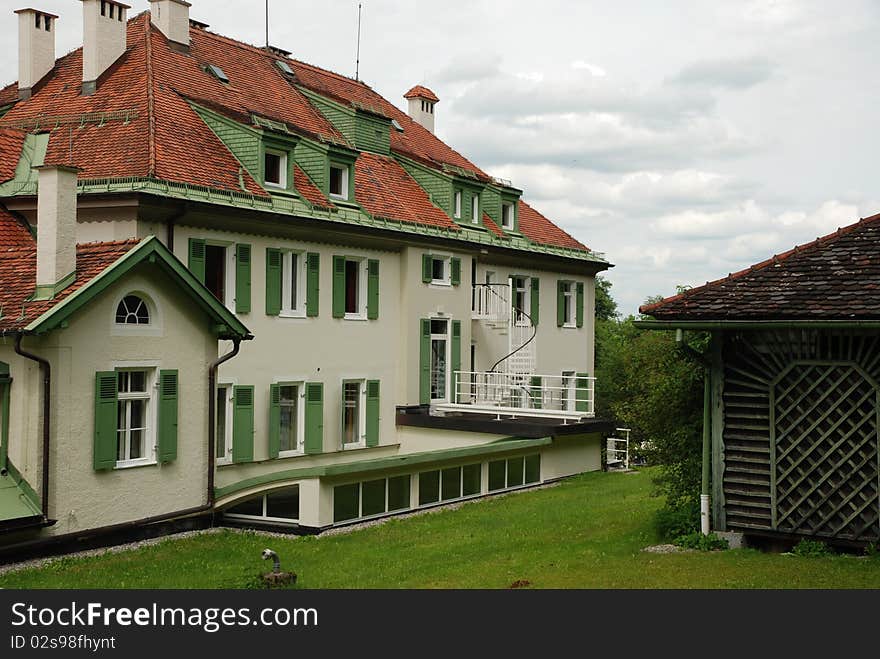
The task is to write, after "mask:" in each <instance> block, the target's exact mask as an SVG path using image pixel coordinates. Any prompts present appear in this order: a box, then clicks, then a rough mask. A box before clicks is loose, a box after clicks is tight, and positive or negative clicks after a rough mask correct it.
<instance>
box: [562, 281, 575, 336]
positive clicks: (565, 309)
mask: <svg viewBox="0 0 880 659" xmlns="http://www.w3.org/2000/svg"><path fill="white" fill-rule="evenodd" d="M574 296H575V290H574V282H571V281H566V282H563V283H562V319H563V322H564V326H565V327H574V326H575V325H576V318H575V306H574V304H575V298H574Z"/></svg>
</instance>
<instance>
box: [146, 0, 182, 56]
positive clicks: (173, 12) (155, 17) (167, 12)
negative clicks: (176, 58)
mask: <svg viewBox="0 0 880 659" xmlns="http://www.w3.org/2000/svg"><path fill="white" fill-rule="evenodd" d="M190 7H192V5H191V4H190V3H188V2H186V1H185V0H150V19H151V20H152V22H153V25H155V26H156V27H158V28H159V31H160V32H162V34H164V35H165V36H166V37H167V38H168V40H169V41H170V42H171V43H172V45H175V46H177V47H178V48H180V49H182V50H184V51H188V50H189V8H190Z"/></svg>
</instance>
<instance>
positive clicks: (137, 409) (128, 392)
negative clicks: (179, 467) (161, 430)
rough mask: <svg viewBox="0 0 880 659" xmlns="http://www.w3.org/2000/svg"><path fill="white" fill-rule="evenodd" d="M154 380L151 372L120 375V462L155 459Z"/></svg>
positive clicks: (118, 379) (122, 372) (118, 424)
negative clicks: (152, 387) (152, 429)
mask: <svg viewBox="0 0 880 659" xmlns="http://www.w3.org/2000/svg"><path fill="white" fill-rule="evenodd" d="M150 380H151V375H150V371H148V370H132V371H119V372H118V373H117V387H118V394H117V400H118V403H117V408H116V410H117V412H116V418H117V424H116V447H117V448H116V460H117V462H119V463H129V462H136V461H152V460H153V458H154V455H153V450H154V446H153V442H152V432H151V427H150V415H151V414H152V410H151V405H150V403H151V398H152V393H151V382H150Z"/></svg>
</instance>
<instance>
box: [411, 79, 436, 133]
mask: <svg viewBox="0 0 880 659" xmlns="http://www.w3.org/2000/svg"><path fill="white" fill-rule="evenodd" d="M403 97H404V98H405V99H406V100H407V101H409V108H408V111H407V114H409V116H410V117H412V119H413V121H415V122H416V123H417V124H419V125H421V126H424V127H425V128H427V129H428V130H429V131H431V132H432V133H433V132H434V106H435V105H437V103H439V102H440V99H439V98H437V94H435V93H434V92H432V91H431V90H430V89H428V88H427V87H422V86H421V85H416V86H415V87H413V88H412V89H410V90H409V91H408V92H407V93H406V94H404V95H403Z"/></svg>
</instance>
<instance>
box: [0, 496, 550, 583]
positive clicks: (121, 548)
mask: <svg viewBox="0 0 880 659" xmlns="http://www.w3.org/2000/svg"><path fill="white" fill-rule="evenodd" d="M558 485H559V483H548V484H546V485H541V486H539V487H530V488H527V489H523V490H514V491H513V492H504V493H502V494H495V495H492V498H493V499H497V498H501V497H509V496H515V495H517V494H522V493H523V492H534V491H535V490H545V489H548V488H551V487H557V486H558ZM485 500H486V497H480V498H477V499H469V500H467V501H456V502H454V503H450V504H446V505H442V506H435V507H433V508H427V509H421V510H414V511H412V512H409V513H404V514H402V515H395V516H393V517H380V518H377V519H371V520H367V521H366V522H359V523H356V524H350V525H348V526H341V527H336V528H330V529H327V530H326V531H323V532H322V533H321V536H331V535H340V534H343V533H353V532H354V531H360V530H361V529H367V528H370V527H372V526H379V525H380V524H387V523H388V522H390V521H391V520H394V519H406V518H409V517H419V516H421V515H433V514H436V513H439V512H443V511H447V510H458V509H459V508H461V507H462V506H467V505H470V504H474V503H479V502H481V501H485ZM224 531H229V532H231V533H244V534H248V535H258V536H261V537H266V538H283V539H286V540H295V539H296V538H298V537H300V536H297V535H293V534H291V533H276V532H273V531H264V530H260V529H236V528H229V527H224V526H220V527H214V528H210V529H202V530H199V531H184V532H182V533H176V534H173V535H165V536H162V537H161V538H150V539H148V540H138V541H137V542H129V543H126V544H123V545H116V546H113V547H102V548H99V549H89V550H87V551H79V552H74V553H72V554H64V555H63V556H51V557H48V558H35V559H32V560H29V561H21V562H19V563H10V564H8V565H0V576H3V575H4V574H10V573H12V572H20V571H21V570H29V569H32V568H42V567H46V566H47V565H51V564H53V563H57V562H59V561H65V560H69V559H71V558H85V557H88V556H106V555H109V554H121V553H123V552H127V551H136V550H138V549H140V548H142V547H150V546H152V545H160V544H162V543H165V542H172V541H176V540H184V539H186V538H194V537H196V536H200V535H209V534H214V533H222V532H224Z"/></svg>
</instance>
